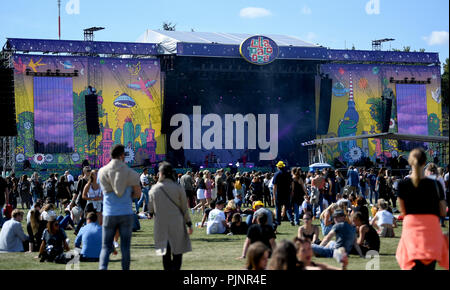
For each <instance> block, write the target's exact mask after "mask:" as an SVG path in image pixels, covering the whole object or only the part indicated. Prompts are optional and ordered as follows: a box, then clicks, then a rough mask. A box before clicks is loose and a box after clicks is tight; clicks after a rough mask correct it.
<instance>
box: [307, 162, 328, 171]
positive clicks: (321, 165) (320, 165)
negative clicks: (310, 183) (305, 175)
mask: <svg viewBox="0 0 450 290" xmlns="http://www.w3.org/2000/svg"><path fill="white" fill-rule="evenodd" d="M324 168H331V165H330V164H328V163H314V164H311V165H309V171H315V170H317V169H319V170H320V169H324Z"/></svg>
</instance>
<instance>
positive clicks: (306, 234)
mask: <svg viewBox="0 0 450 290" xmlns="http://www.w3.org/2000/svg"><path fill="white" fill-rule="evenodd" d="M303 222H304V225H302V226H301V227H299V228H298V233H297V237H298V238H299V239H309V240H310V241H311V242H312V243H313V244H317V245H318V244H320V240H319V227H318V226H316V225H313V224H312V214H310V213H307V214H305V215H303Z"/></svg>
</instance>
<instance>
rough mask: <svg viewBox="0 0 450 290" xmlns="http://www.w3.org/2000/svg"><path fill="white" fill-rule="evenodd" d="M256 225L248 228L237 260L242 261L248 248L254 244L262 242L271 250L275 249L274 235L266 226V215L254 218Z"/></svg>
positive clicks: (270, 228) (271, 229)
mask: <svg viewBox="0 0 450 290" xmlns="http://www.w3.org/2000/svg"><path fill="white" fill-rule="evenodd" d="M256 220H257V224H254V225H251V226H250V227H249V228H248V233H247V238H246V239H245V242H244V246H243V248H242V255H241V256H240V257H239V258H238V259H244V258H245V257H246V255H247V250H248V247H249V246H250V245H251V244H253V243H255V242H263V243H264V244H265V245H266V246H267V247H268V248H270V249H271V250H273V249H275V247H276V243H275V239H276V235H275V232H274V230H273V228H272V227H271V226H269V225H267V214H265V213H261V214H260V215H258V217H257V218H256Z"/></svg>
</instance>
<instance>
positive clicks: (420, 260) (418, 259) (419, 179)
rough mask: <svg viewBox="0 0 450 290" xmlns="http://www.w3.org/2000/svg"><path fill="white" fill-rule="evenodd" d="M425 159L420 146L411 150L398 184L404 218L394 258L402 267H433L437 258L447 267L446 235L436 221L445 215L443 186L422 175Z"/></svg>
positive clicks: (420, 268)
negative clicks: (405, 176)
mask: <svg viewBox="0 0 450 290" xmlns="http://www.w3.org/2000/svg"><path fill="white" fill-rule="evenodd" d="M426 162H427V156H426V154H425V151H424V150H423V149H422V148H416V149H414V150H412V151H411V153H410V154H409V158H408V163H409V165H410V166H411V169H412V173H411V175H410V178H408V179H405V180H402V181H401V182H400V183H399V185H398V191H399V192H398V204H399V207H400V212H401V214H402V216H404V218H403V228H402V235H401V238H400V242H399V244H398V248H397V253H396V258H397V262H398V263H399V265H400V268H401V269H404V270H407V269H410V270H434V269H435V266H436V263H437V262H438V263H439V265H440V266H441V267H443V268H445V269H447V270H448V269H449V253H448V236H446V235H444V234H443V233H442V230H441V227H440V223H439V218H440V217H445V215H446V207H447V204H446V201H445V196H444V190H443V188H442V186H441V185H440V183H439V182H437V181H436V180H433V179H430V178H426V177H425V174H424V167H425V164H426Z"/></svg>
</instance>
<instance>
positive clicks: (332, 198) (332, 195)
mask: <svg viewBox="0 0 450 290" xmlns="http://www.w3.org/2000/svg"><path fill="white" fill-rule="evenodd" d="M324 177H325V180H326V181H327V182H328V185H329V186H328V192H327V193H326V194H325V199H326V200H327V201H328V204H332V203H333V202H336V194H337V193H338V192H337V188H338V185H337V184H336V175H335V173H334V171H333V170H331V168H328V169H324Z"/></svg>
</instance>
